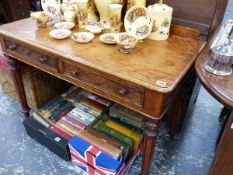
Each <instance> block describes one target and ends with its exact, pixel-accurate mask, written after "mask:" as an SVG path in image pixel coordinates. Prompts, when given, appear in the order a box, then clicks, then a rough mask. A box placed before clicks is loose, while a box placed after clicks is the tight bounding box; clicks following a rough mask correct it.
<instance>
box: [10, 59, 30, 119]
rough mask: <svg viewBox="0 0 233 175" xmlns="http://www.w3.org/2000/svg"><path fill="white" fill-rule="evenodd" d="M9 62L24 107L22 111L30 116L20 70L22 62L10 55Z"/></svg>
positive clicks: (26, 115)
mask: <svg viewBox="0 0 233 175" xmlns="http://www.w3.org/2000/svg"><path fill="white" fill-rule="evenodd" d="M7 63H8V65H9V67H10V68H9V69H10V72H11V76H12V79H13V82H14V85H15V89H16V92H17V95H18V98H19V102H20V104H21V107H22V113H23V114H24V116H25V117H29V107H28V104H27V99H26V95H25V90H24V86H23V81H22V76H21V72H20V63H19V62H18V61H17V60H15V59H13V58H10V57H8V60H7Z"/></svg>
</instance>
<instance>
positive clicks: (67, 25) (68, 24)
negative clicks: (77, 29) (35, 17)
mask: <svg viewBox="0 0 233 175" xmlns="http://www.w3.org/2000/svg"><path fill="white" fill-rule="evenodd" d="M54 26H55V27H56V28H57V29H69V30H70V29H73V28H74V26H75V24H74V23H72V22H59V23H56V24H55V25H54Z"/></svg>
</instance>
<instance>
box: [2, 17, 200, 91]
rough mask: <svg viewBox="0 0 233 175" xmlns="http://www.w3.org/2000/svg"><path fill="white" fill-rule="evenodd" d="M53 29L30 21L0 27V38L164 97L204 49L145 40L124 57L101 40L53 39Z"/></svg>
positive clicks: (180, 40)
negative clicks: (157, 83) (87, 67)
mask: <svg viewBox="0 0 233 175" xmlns="http://www.w3.org/2000/svg"><path fill="white" fill-rule="evenodd" d="M52 29H54V27H49V28H38V27H37V26H36V22H35V21H34V20H32V19H30V18H28V19H25V20H21V21H17V22H14V23H8V24H5V25H2V26H0V36H4V37H5V38H9V39H13V40H14V41H18V42H20V43H24V44H25V45H29V46H31V47H35V48H39V49H41V50H43V51H46V52H49V53H51V54H53V55H56V56H57V57H58V58H59V57H62V58H65V59H70V60H73V61H75V62H78V63H79V64H83V65H86V66H89V67H91V68H93V69H96V70H99V71H102V72H104V73H107V74H109V75H112V76H116V77H118V78H121V79H124V80H127V81H129V82H132V83H134V84H137V85H140V86H143V87H145V88H148V89H151V90H155V91H158V92H162V93H167V92H170V91H172V90H174V88H175V87H177V85H178V84H179V82H180V81H181V80H182V78H183V77H184V76H185V74H186V72H187V71H188V69H189V68H190V67H191V66H192V65H193V63H194V60H195V59H196V57H197V55H198V54H199V52H200V50H201V49H202V48H203V45H204V42H201V41H200V40H194V39H190V38H185V37H180V36H177V35H171V37H170V38H169V39H168V40H167V41H150V40H145V41H143V42H140V43H138V45H137V48H136V49H135V51H134V52H133V53H131V54H123V53H120V52H119V51H118V50H117V47H116V46H113V45H106V44H103V43H101V42H100V41H99V39H98V38H99V36H96V37H95V39H94V41H93V42H91V43H89V44H79V43H76V42H75V41H73V40H72V39H71V38H68V39H65V40H55V39H52V38H51V37H50V36H49V31H51V30H52ZM77 31H78V29H77V28H75V29H74V30H73V32H77ZM157 81H162V82H165V83H166V85H167V87H166V88H161V87H159V86H158V85H156V82H157Z"/></svg>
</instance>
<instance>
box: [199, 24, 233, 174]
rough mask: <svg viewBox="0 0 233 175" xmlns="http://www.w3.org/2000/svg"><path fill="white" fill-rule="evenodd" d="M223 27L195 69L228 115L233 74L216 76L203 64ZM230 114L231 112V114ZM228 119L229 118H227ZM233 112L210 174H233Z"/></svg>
mask: <svg viewBox="0 0 233 175" xmlns="http://www.w3.org/2000/svg"><path fill="white" fill-rule="evenodd" d="M220 29H221V27H218V28H217V29H216V31H215V32H214V33H213V35H212V37H210V38H209V42H208V44H207V45H206V46H205V48H204V49H203V51H202V53H201V54H200V55H199V56H198V58H197V60H196V63H195V69H196V72H197V76H198V78H199V79H200V81H201V83H202V85H203V86H204V87H205V88H206V90H207V91H208V92H209V93H210V94H211V95H212V96H214V97H215V98H216V99H217V100H218V101H219V102H220V103H222V104H223V105H224V106H225V109H224V111H225V112H223V113H225V114H223V113H222V115H228V114H227V113H229V111H233V88H232V87H233V74H232V75H230V76H225V77H224V76H216V75H214V74H211V73H209V72H207V71H206V70H205V69H204V67H203V65H204V64H205V63H206V61H207V60H208V53H209V51H210V46H211V44H212V43H213V41H214V39H215V38H216V36H217V35H218V34H219V33H218V32H219V30H220ZM229 115H230V114H229ZM227 119H228V118H227ZM226 122H227V121H226ZM232 123H233V114H232V115H231V117H230V118H229V119H228V122H227V124H226V126H225V125H224V126H223V129H222V130H223V135H222V134H220V137H219V139H218V140H220V143H219V145H218V148H217V152H216V156H215V159H214V162H213V164H212V167H211V170H210V172H209V174H210V175H219V174H222V175H232V174H233V163H232V162H233V156H232V155H233V128H231V125H232ZM221 135H222V136H221Z"/></svg>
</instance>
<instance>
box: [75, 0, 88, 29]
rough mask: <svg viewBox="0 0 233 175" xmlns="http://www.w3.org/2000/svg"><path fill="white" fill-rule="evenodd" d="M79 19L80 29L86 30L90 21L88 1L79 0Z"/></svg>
mask: <svg viewBox="0 0 233 175" xmlns="http://www.w3.org/2000/svg"><path fill="white" fill-rule="evenodd" d="M77 6H78V7H77V17H78V24H79V27H80V28H85V27H86V24H87V21H88V0H77Z"/></svg>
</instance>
